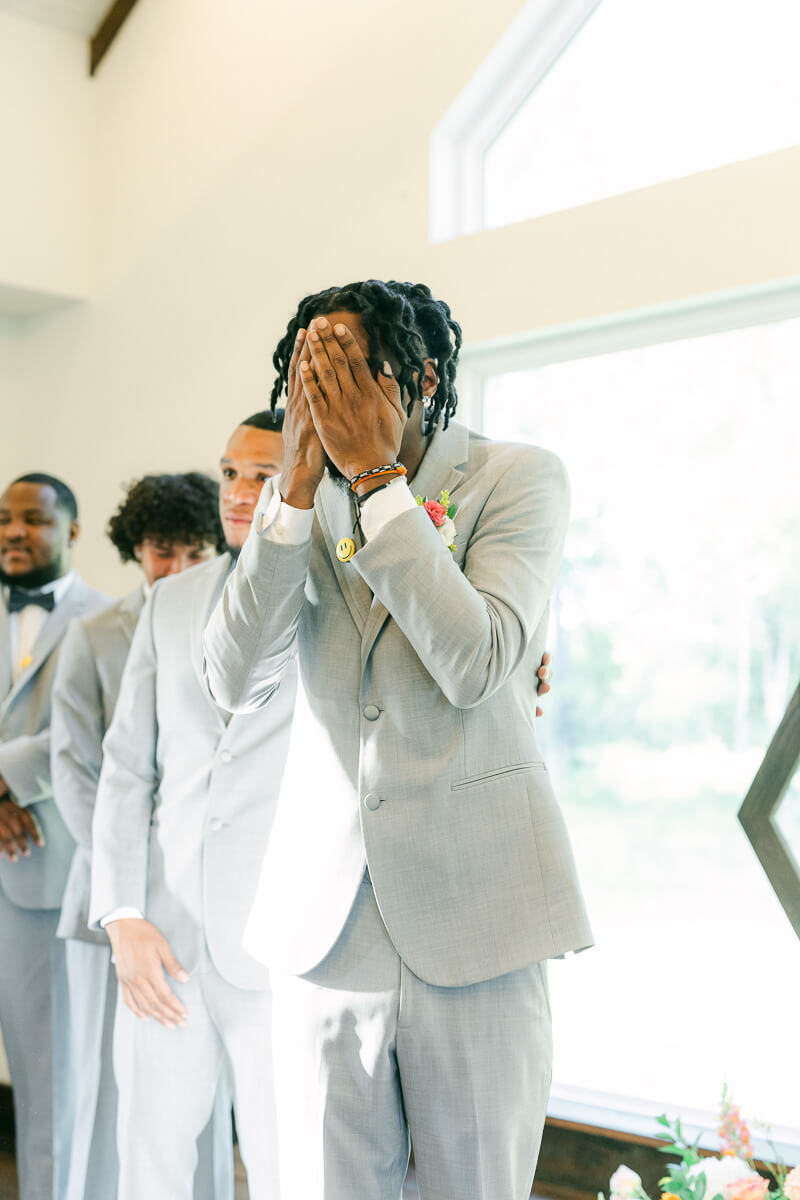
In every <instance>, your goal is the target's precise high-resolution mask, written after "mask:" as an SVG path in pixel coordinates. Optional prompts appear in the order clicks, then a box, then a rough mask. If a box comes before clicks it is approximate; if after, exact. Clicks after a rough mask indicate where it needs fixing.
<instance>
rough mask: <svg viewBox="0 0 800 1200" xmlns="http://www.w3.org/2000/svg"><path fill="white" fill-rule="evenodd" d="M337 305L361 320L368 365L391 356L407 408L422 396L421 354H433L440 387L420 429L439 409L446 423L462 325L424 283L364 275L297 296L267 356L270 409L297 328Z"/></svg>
mask: <svg viewBox="0 0 800 1200" xmlns="http://www.w3.org/2000/svg"><path fill="white" fill-rule="evenodd" d="M337 310H343V311H345V312H356V313H358V314H359V316H360V317H361V320H362V321H363V322H364V329H365V330H366V333H367V337H368V338H369V365H370V368H371V370H372V371H373V373H374V374H375V375H377V374H378V372H379V371H380V369H381V367H382V365H383V360H384V358H385V355H386V354H387V353H388V354H391V355H392V357H393V358H394V359H396V361H397V363H398V370H397V371H396V378H397V382H398V384H399V386H400V389H401V391H406V390H407V391H408V394H409V396H410V397H411V402H410V404H409V407H408V411H409V413H410V412H411V409H412V407H413V405H414V403H415V402H416V401H417V400H419V399H420V398H421V397H420V389H419V387H418V385H417V380H421V379H422V377H423V375H424V373H425V366H424V363H423V358H424V357H426V356H427V355H429V356H430V357H431V358H436V360H437V363H438V366H439V387H438V388H437V391H436V394H435V396H434V397H433V399H432V403H431V404H430V406H428V407H427V408H426V410H425V420H424V422H423V432H424V433H425V434H426V435H427V434H429V433H432V432H433V430H434V429H435V428H436V426H437V424H438V423H439V418H440V417H441V416H442V415H444V428H445V429H446V428H447V425H448V423H449V421H450V417H451V416H452V415H453V413H454V412H455V410H456V404H457V402H458V397H457V394H456V389H455V372H456V364H457V362H458V352H459V350H460V348H461V328H460V326H459V325H458V323H457V322H456V321H454V320H453V318H452V317H451V315H450V309H449V307H448V306H447V305H446V304H445V303H444V302H443V301H441V300H435V299H434V297H433V295H432V293H431V290H430V288H428V287H426V285H425V284H424V283H417V284H412V283H397V282H392V283H384V282H383V281H382V280H379V279H366V280H364V281H363V282H360V283H349V284H346V285H345V286H344V287H331V288H326V289H325V291H322V292H315V293H314V294H313V295H310V296H306V297H305V298H304V299H303V300H301V301H300V304H299V305H298V308H297V312H296V313H295V315H294V316H293V317H292V319H291V320H290V321H289V324H288V325H287V327H286V333H285V334H284V336H283V337H282V338H281V340H280V341H279V342H278V345H277V347H276V349H275V353H274V354H273V356H272V362H273V365H274V367H275V370H276V372H277V378H276V380H275V383H274V385H273V388H272V394H271V397H270V407H271V408H272V409H273V410H274V409H275V406H276V405H277V403H278V400H279V398H280V396H281V394H282V393H283V392H284V391H287V390H288V381H289V363H290V361H291V357H292V351H293V349H294V342H295V338H296V337H297V331H298V329H304V328H306V327H307V326H308V322H309V321H310V320H311V319H312V317H314V316H318V315H321V314H323V313H329V312H336V311H337Z"/></svg>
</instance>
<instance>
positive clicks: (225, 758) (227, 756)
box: [219, 750, 233, 763]
mask: <svg viewBox="0 0 800 1200" xmlns="http://www.w3.org/2000/svg"><path fill="white" fill-rule="evenodd" d="M219 761H220V762H224V763H229V762H232V761H233V755H232V754H231V752H230V750H223V751H222V753H221V754H220V756H219Z"/></svg>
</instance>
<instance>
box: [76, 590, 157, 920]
mask: <svg viewBox="0 0 800 1200" xmlns="http://www.w3.org/2000/svg"><path fill="white" fill-rule="evenodd" d="M157 596H158V589H157V588H156V590H155V592H154V593H153V595H152V596H151V597H150V599H149V600H148V601H147V603H146V605H145V607H144V608H143V610H142V616H141V618H140V620H139V624H138V625H137V626H136V633H135V634H134V637H133V643H132V645H131V650H130V654H129V655H128V660H127V662H126V664H125V671H124V672H123V676H122V682H121V684H120V693H119V698H118V700H117V704H116V708H115V709H114V718H113V720H112V722H111V725H110V727H109V730H108V733H107V735H106V738H105V741H104V742H103V766H102V769H101V771H100V782H99V785H98V789H97V802H96V804H95V810H94V820H93V822H92V896H91V903H90V907H89V924H90V926H93V927H96V926H97V925H98V924H99V922H100V920H101V918H102V917H104V916H107V914H108V913H109V912H111V911H112V909H116V908H127V907H130V908H136V909H138V910H139V912H145V911H146V898H147V863H148V857H149V846H150V820H151V817H152V813H153V806H154V803H155V796H156V791H157V788H158V770H157V763H156V743H157V736H158V734H157V722H156V657H155V648H154V645H153V632H152V618H153V604H154V603H155V601H156V599H157Z"/></svg>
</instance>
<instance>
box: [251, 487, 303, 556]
mask: <svg viewBox="0 0 800 1200" xmlns="http://www.w3.org/2000/svg"><path fill="white" fill-rule="evenodd" d="M254 520H255V527H256V532H257V533H260V534H261V536H262V537H265V538H267V539H268V541H270V542H278V543H279V544H280V545H283V546H302V544H303V542H307V541H308V539H309V538H310V537H311V526H312V525H313V524H314V510H313V508H292V506H291V504H287V503H286V501H285V500H284V499H283V498H282V496H281V494H280V492H279V491H277V489H276V491H275V492H274V493H273V495H272V499H271V500H270V502H269V504H268V505H267V507H266V508H264V509H262V508H260V507H259V508H256V513H255V518H254Z"/></svg>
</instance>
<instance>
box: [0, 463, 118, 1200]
mask: <svg viewBox="0 0 800 1200" xmlns="http://www.w3.org/2000/svg"><path fill="white" fill-rule="evenodd" d="M79 530H80V526H79V524H78V506H77V503H76V500H75V496H74V494H73V492H72V491H71V489H70V488H68V487H67V485H66V484H65V483H63V482H62V481H61V480H60V479H56V478H54V477H53V476H51V475H45V474H39V473H37V474H31V475H23V476H21V477H20V478H19V479H17V480H15V481H14V482H13V483H12V484H10V485H9V486H8V487H7V488H6V489H5V492H4V493H3V494H2V496H0V964H2V966H0V1027H2V1035H3V1042H4V1044H5V1048H6V1054H7V1056H8V1063H9V1067H10V1070H11V1084H12V1088H13V1092H14V1111H15V1115H16V1135H17V1170H18V1174H19V1189H20V1191H19V1194H20V1200H52V1197H53V1196H54V1195H55V1196H58V1197H61V1196H63V1194H64V1186H65V1182H66V1168H67V1165H68V1156H69V1142H70V1136H71V1116H72V1104H71V1099H70V1079H69V1076H70V1064H69V1062H68V1056H67V1054H66V1048H67V1047H68V1044H69V1038H68V1021H67V1014H68V1001H67V983H66V968H65V962H64V946H63V943H62V942H60V941H58V940H57V938H56V926H57V924H58V915H59V908H60V906H61V897H62V895H63V892H64V884H65V881H66V878H67V872H68V870H69V865H70V861H71V859H72V853H73V849H74V844H73V841H72V838H71V837H70V835H69V833H68V831H67V829H66V827H65V826H64V823H63V821H62V820H61V817H60V816H59V813H58V810H57V808H56V806H55V805H54V803H53V790H52V786H51V779H50V699H51V691H52V686H53V677H54V673H55V669H56V661H57V658H58V651H59V646H60V644H61V640H62V638H63V636H64V633H65V632H66V629H67V626H68V624H69V622H70V621H71V620H72V618H74V617H79V616H82V615H84V614H86V613H90V612H92V611H94V610H95V609H97V608H100V607H102V606H103V605H105V604H107V603H108V597H107V596H105V595H103V593H102V592H98V591H95V590H94V589H93V588H90V587H89V586H88V585H87V584H86V583H84V581H83V580H82V579H81V578H80V577H79V576H78V575H77V574H76V573H75V572H74V571H73V570H72V548H73V546H74V544H75V541H76V539H77V537H78V533H79Z"/></svg>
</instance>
